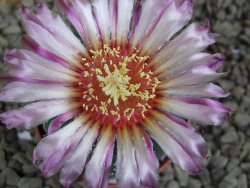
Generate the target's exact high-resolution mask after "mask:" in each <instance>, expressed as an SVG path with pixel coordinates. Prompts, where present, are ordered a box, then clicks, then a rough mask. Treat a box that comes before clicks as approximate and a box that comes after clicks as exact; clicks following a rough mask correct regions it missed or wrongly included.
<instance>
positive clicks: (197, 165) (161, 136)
mask: <svg viewBox="0 0 250 188" xmlns="http://www.w3.org/2000/svg"><path fill="white" fill-rule="evenodd" d="M162 126H163V125H162ZM162 126H160V125H159V122H158V121H152V120H149V119H147V120H146V124H145V128H146V129H147V130H148V131H149V133H150V135H151V136H152V137H153V139H154V140H155V141H156V142H157V143H158V144H159V145H160V147H161V148H162V149H163V151H164V152H165V153H166V155H167V156H168V157H169V158H170V159H171V160H172V161H173V162H174V163H175V164H177V165H178V166H180V167H181V168H182V169H184V170H186V171H188V172H189V173H190V174H198V173H199V172H200V170H201V162H200V157H199V156H197V155H196V154H195V153H193V152H190V150H191V148H190V147H195V149H196V150H198V148H197V147H196V146H187V144H183V142H184V141H182V139H185V138H181V137H178V135H175V134H174V133H175V132H171V131H170V130H168V129H167V128H164V127H162ZM165 126H167V125H165ZM173 126H174V125H171V128H172V129H173V130H174V127H173ZM175 126H180V125H175ZM176 129H178V128H176ZM180 129H181V128H180ZM183 129H184V128H183ZM173 130H172V131H173ZM186 132H188V131H186ZM180 134H181V133H180ZM190 142H191V141H190Z"/></svg>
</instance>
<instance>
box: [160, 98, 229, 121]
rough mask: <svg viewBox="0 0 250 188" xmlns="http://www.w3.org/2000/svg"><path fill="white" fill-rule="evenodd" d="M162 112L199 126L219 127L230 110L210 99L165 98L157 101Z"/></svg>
mask: <svg viewBox="0 0 250 188" xmlns="http://www.w3.org/2000/svg"><path fill="white" fill-rule="evenodd" d="M159 105H160V106H159V107H160V109H162V110H163V111H166V112H169V113H172V114H174V115H177V116H180V117H183V118H185V119H188V120H191V121H195V122H198V123H201V124H208V125H209V124H210V125H220V124H221V123H223V122H224V121H225V119H226V118H227V117H228V116H229V113H230V112H231V110H230V109H229V108H227V107H226V106H224V105H223V104H221V103H219V102H216V101H214V100H211V99H203V98H200V99H199V98H187V97H186V98H185V97H166V98H163V99H160V100H159Z"/></svg>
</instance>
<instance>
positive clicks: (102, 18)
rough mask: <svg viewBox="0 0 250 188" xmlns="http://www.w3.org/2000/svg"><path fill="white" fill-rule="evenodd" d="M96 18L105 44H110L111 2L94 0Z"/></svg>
mask: <svg viewBox="0 0 250 188" xmlns="http://www.w3.org/2000/svg"><path fill="white" fill-rule="evenodd" d="M92 4H93V6H94V13H95V17H96V20H97V23H98V26H99V29H100V32H101V36H102V40H103V43H104V44H109V43H110V20H109V6H108V5H109V0H94V1H93V2H92Z"/></svg>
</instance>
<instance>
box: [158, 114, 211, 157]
mask: <svg viewBox="0 0 250 188" xmlns="http://www.w3.org/2000/svg"><path fill="white" fill-rule="evenodd" d="M153 116H154V118H155V119H156V120H157V121H158V125H159V126H161V127H162V128H163V129H165V130H166V131H167V132H169V133H170V134H172V135H174V136H175V138H176V140H177V141H178V143H180V144H181V145H182V146H183V147H185V148H186V150H187V151H188V153H192V154H194V155H196V156H197V157H200V158H207V153H208V151H207V147H206V143H205V140H204V139H203V138H202V137H201V136H200V135H199V134H197V133H196V132H195V130H194V129H193V128H192V127H191V126H190V125H189V126H183V125H182V124H179V122H180V121H181V120H180V119H178V118H176V117H174V116H172V115H170V114H168V113H164V114H161V113H159V112H156V111H155V112H154V113H153Z"/></svg>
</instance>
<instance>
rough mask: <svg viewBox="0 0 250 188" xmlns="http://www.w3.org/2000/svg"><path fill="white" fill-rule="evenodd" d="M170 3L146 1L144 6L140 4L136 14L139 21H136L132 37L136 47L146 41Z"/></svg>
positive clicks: (131, 40) (159, 0)
mask: <svg viewBox="0 0 250 188" xmlns="http://www.w3.org/2000/svg"><path fill="white" fill-rule="evenodd" d="M169 2H170V1H169ZM169 2H167V1H162V0H145V2H144V3H142V4H141V3H138V7H137V8H136V9H135V12H134V15H135V16H136V18H137V20H135V21H134V22H135V23H134V28H133V30H132V31H131V36H130V42H131V43H132V45H133V46H134V47H135V46H137V45H138V44H139V43H140V42H141V41H142V40H143V39H145V38H146V37H145V36H148V35H150V34H151V33H152V31H153V29H154V28H155V26H156V25H157V23H158V22H159V20H160V18H161V15H162V14H163V13H164V11H165V10H166V7H168V5H169ZM171 2H172V1H171ZM145 32H146V33H145Z"/></svg>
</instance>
